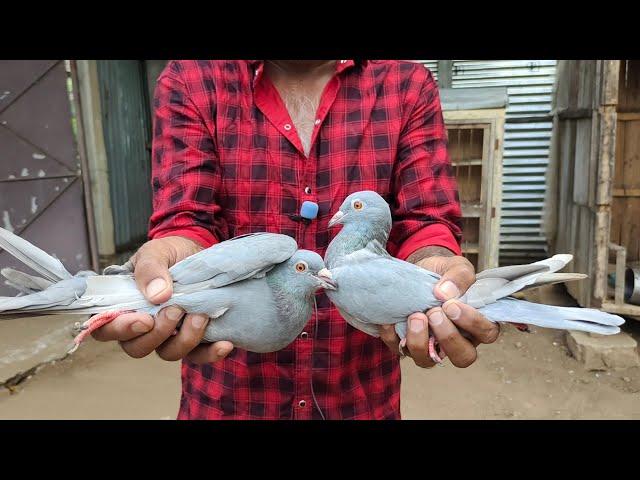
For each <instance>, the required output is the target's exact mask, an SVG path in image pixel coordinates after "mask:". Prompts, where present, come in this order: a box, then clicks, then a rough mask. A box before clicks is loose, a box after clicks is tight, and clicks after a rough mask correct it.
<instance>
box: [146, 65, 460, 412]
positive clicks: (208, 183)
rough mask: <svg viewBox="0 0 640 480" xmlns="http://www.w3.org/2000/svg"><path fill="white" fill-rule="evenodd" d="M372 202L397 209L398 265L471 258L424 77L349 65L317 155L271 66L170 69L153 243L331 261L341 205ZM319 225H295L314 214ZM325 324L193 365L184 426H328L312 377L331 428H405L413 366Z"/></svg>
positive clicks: (403, 69) (326, 320)
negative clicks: (166, 240) (358, 196)
mask: <svg viewBox="0 0 640 480" xmlns="http://www.w3.org/2000/svg"><path fill="white" fill-rule="evenodd" d="M358 190H375V191H377V192H378V193H380V194H381V195H382V196H384V197H385V198H386V199H387V200H388V201H389V202H390V204H391V209H392V213H393V218H394V224H393V230H392V232H391V236H390V239H389V244H388V249H389V252H390V253H391V254H393V255H395V256H397V257H398V258H402V259H406V258H407V257H408V256H409V255H410V254H411V253H413V252H414V251H416V250H417V249H419V248H421V247H424V246H428V245H439V246H443V247H446V248H448V249H450V250H452V251H454V252H456V253H460V250H459V241H460V224H459V220H460V206H459V202H458V196H457V188H456V183H455V179H454V177H453V174H452V170H451V166H450V162H449V157H448V154H447V141H446V130H445V127H444V123H443V118H442V112H441V108H440V99H439V95H438V90H437V87H436V84H435V82H434V79H433V77H432V75H431V73H430V72H429V71H428V70H427V69H425V68H424V67H423V66H422V65H419V64H416V63H412V62H399V61H362V62H354V61H352V60H340V61H337V62H336V70H335V75H334V76H333V78H332V79H331V80H330V81H329V83H328V85H327V86H326V88H325V90H324V92H323V94H322V98H321V100H320V105H319V108H318V111H317V120H316V127H315V131H314V133H313V138H312V146H311V151H310V153H309V156H308V157H307V156H306V155H305V154H304V151H303V148H302V144H301V142H300V139H299V137H298V134H297V133H296V128H295V126H294V124H293V122H292V121H291V118H290V117H289V114H288V112H287V109H286V107H285V106H284V104H283V102H282V100H281V98H280V96H279V94H278V93H277V90H276V89H275V87H274V86H273V84H272V83H271V81H270V80H269V78H268V77H267V76H265V75H264V74H263V63H262V62H260V61H217V60H215V61H214V60H200V61H173V62H171V63H170V64H169V65H168V66H167V67H166V69H165V70H164V72H163V73H162V75H161V76H160V78H159V80H158V86H157V89H156V95H155V120H154V141H153V191H154V202H153V203H154V213H153V215H152V217H151V221H150V232H149V236H150V238H161V237H164V236H168V235H182V236H185V237H189V238H191V239H193V240H195V241H197V242H199V243H200V244H202V245H203V246H205V247H207V246H210V245H212V244H214V243H216V242H219V241H222V240H225V239H228V238H230V237H233V236H236V235H242V234H245V233H250V232H260V231H265V232H278V233H283V234H286V235H289V236H291V237H293V238H295V239H296V241H297V242H298V245H299V247H300V248H305V249H309V250H314V251H316V252H318V253H319V254H320V255H324V252H325V249H326V248H327V245H328V244H329V242H330V241H331V239H332V238H333V236H334V235H335V234H336V232H337V231H338V228H334V229H331V230H329V228H328V226H327V223H328V221H329V219H330V218H331V216H332V214H333V213H335V211H336V210H337V209H338V207H339V206H340V204H341V203H342V201H343V200H344V198H345V197H346V196H347V195H349V194H350V193H352V192H355V191H358ZM305 200H310V201H313V202H317V203H318V205H319V207H320V211H319V214H318V217H317V219H316V220H314V221H312V222H311V223H310V224H309V225H305V224H304V223H301V222H297V221H295V220H294V219H292V218H291V217H290V216H291V215H294V214H297V213H298V212H299V209H300V205H301V203H302V202H303V201H305ZM318 307H319V312H318V318H317V331H316V330H315V325H316V318H312V319H311V320H310V322H309V323H308V325H307V326H306V328H305V330H304V333H302V334H301V335H300V336H299V338H298V339H296V340H295V341H294V342H293V343H292V344H291V345H289V346H288V347H287V348H285V349H283V350H281V351H279V352H275V353H268V354H259V353H251V352H247V351H244V350H239V349H235V350H234V351H233V352H232V353H231V354H230V355H229V357H228V358H226V359H225V360H223V361H221V362H218V363H215V364H208V365H195V364H192V363H190V362H188V361H184V362H183V365H182V399H181V404H180V412H179V415H178V418H180V419H219V418H226V419H315V418H320V414H319V412H318V411H317V409H316V408H315V406H314V401H313V397H312V389H311V380H312V378H313V390H314V392H315V395H316V398H317V401H318V404H319V406H320V408H321V409H322V411H323V413H324V415H325V417H326V418H328V419H397V418H400V365H399V360H398V357H397V356H396V355H394V354H393V353H391V352H390V351H389V350H388V349H387V347H386V346H385V345H384V343H383V342H382V341H381V340H380V339H377V338H374V337H370V336H368V335H366V334H365V333H363V332H360V331H358V330H355V329H354V328H352V327H351V326H349V325H348V324H347V323H346V322H345V321H344V320H342V318H341V317H340V315H339V314H338V312H337V311H336V310H335V308H333V307H331V306H330V304H329V301H328V299H327V297H326V296H325V295H323V294H322V295H319V296H318Z"/></svg>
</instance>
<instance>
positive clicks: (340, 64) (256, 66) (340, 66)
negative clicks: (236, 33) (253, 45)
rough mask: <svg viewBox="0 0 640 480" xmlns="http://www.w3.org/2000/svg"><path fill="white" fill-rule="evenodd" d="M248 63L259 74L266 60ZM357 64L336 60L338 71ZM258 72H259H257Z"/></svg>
mask: <svg viewBox="0 0 640 480" xmlns="http://www.w3.org/2000/svg"><path fill="white" fill-rule="evenodd" d="M247 63H248V64H249V66H250V67H251V69H252V70H253V72H254V75H255V76H258V74H259V72H260V70H261V69H262V66H263V65H264V60H247ZM355 65H356V61H355V60H337V61H336V73H341V72H344V71H345V70H347V69H349V68H351V67H354V66H355ZM256 72H258V73H256Z"/></svg>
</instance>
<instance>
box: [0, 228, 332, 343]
mask: <svg viewBox="0 0 640 480" xmlns="http://www.w3.org/2000/svg"><path fill="white" fill-rule="evenodd" d="M0 234H1V238H2V239H3V240H2V243H1V244H0V246H2V247H3V248H5V249H6V250H7V251H8V252H9V253H11V254H12V255H14V256H15V257H16V258H19V259H21V260H23V261H24V263H26V264H27V265H29V266H30V267H31V268H34V267H36V268H34V270H36V271H37V272H38V273H40V274H41V275H45V273H46V274H47V276H48V278H49V279H50V280H51V282H52V284H51V285H50V286H48V287H46V288H44V289H43V290H41V291H36V292H34V293H28V294H26V295H22V296H17V297H4V298H0V315H3V314H10V315H15V314H16V313H26V312H28V313H31V314H35V313H38V314H45V313H72V314H84V315H86V314H98V315H96V316H94V317H92V318H90V319H89V320H87V322H85V323H84V325H83V326H82V329H83V331H82V333H81V334H80V335H78V336H77V337H76V339H75V344H76V347H77V346H78V345H79V344H80V342H81V341H82V340H83V339H84V338H86V337H87V335H88V334H89V333H90V332H91V331H93V330H95V329H97V328H99V327H101V326H102V325H104V324H106V323H108V322H109V321H111V320H113V319H114V318H116V317H117V316H118V315H119V314H121V313H124V312H128V311H142V312H147V313H149V314H151V315H155V314H156V313H157V312H158V311H159V310H160V309H161V308H164V307H167V306H170V305H177V306H180V307H181V308H182V309H184V310H185V311H186V312H187V313H205V314H207V315H209V317H210V318H213V319H215V321H213V322H210V323H209V324H208V326H207V328H206V331H205V335H204V338H203V342H215V341H218V340H228V341H231V342H232V343H233V344H234V345H235V346H237V347H240V348H243V349H246V350H249V351H252V352H272V351H276V350H279V349H281V348H283V347H285V346H287V345H288V344H289V343H291V342H292V341H293V339H294V338H295V337H296V336H297V335H298V334H299V333H300V332H301V331H302V329H303V328H304V325H305V324H306V323H307V322H308V320H309V318H310V316H311V313H312V307H313V302H314V293H315V291H316V290H318V289H319V288H326V289H331V288H334V286H333V283H332V281H331V279H329V278H326V277H323V276H322V274H323V269H324V263H323V261H322V257H320V255H318V254H317V253H314V252H310V251H307V250H297V244H296V242H295V240H293V239H292V238H291V237H288V236H286V235H280V234H273V233H256V234H250V235H244V236H240V237H236V238H233V239H231V240H227V241H224V242H221V243H218V244H216V245H213V246H212V247H210V248H208V249H205V250H202V251H200V252H198V253H197V254H195V255H192V256H190V257H188V258H186V259H184V260H182V261H181V262H178V263H176V264H175V265H174V266H173V267H171V268H170V270H169V272H170V273H171V276H172V277H173V279H174V285H173V288H174V294H173V296H172V297H171V299H169V301H167V302H166V303H164V304H162V305H153V304H151V303H149V302H147V301H146V299H145V298H144V296H143V295H142V294H141V293H140V291H139V290H138V288H137V286H136V283H135V280H134V278H133V276H132V275H131V274H130V273H129V272H130V271H131V264H130V262H127V264H125V265H123V266H113V267H108V268H107V269H105V272H106V273H109V274H108V275H95V274H93V275H88V276H82V277H71V274H69V273H68V272H66V270H64V267H62V264H61V263H59V261H58V260H56V259H54V258H53V257H50V256H49V255H48V254H46V253H45V252H43V251H42V250H40V249H38V248H37V247H35V246H33V245H31V244H30V243H29V242H26V241H25V240H23V239H20V238H19V237H17V236H15V235H13V234H11V233H10V232H7V231H6V230H4V231H2V232H0ZM16 239H18V240H16ZM7 246H8V247H9V248H7ZM43 264H45V265H46V266H47V268H46V269H45V268H43V267H42V265H43ZM53 266H55V267H56V269H58V270H57V273H58V275H57V276H55V277H54V276H53V275H51V268H52V267H53ZM60 267H61V268H62V269H63V270H64V272H66V275H63V274H62V270H59V268H60ZM45 270H46V272H45ZM324 271H326V269H324ZM3 273H4V272H3ZM21 275H26V274H21V273H20V274H19V275H15V274H12V273H10V276H11V278H12V280H11V282H12V283H16V282H17V285H19V286H20V287H21V289H22V290H24V291H27V290H33V289H32V288H31V287H34V286H42V285H45V284H43V283H42V282H41V281H40V280H41V279H38V277H31V276H26V277H22V276H21ZM67 276H69V277H71V278H67ZM61 277H64V278H63V279H62V280H59V278H61ZM74 281H75V283H73V284H72V283H71V282H74ZM38 282H40V283H38ZM59 291H61V292H59ZM46 292H52V293H51V294H49V296H48V297H47V302H43V301H42V299H41V296H42V295H43V294H45V293H46ZM63 292H64V294H62V293H63ZM72 297H73V300H71V301H70V299H71V298H72ZM55 299H60V301H59V303H55V302H54V300H55Z"/></svg>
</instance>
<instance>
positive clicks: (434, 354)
mask: <svg viewBox="0 0 640 480" xmlns="http://www.w3.org/2000/svg"><path fill="white" fill-rule="evenodd" d="M429 356H430V357H431V360H433V361H434V363H435V364H436V365H441V364H442V358H441V357H440V353H439V352H438V347H437V345H436V338H435V337H431V336H430V337H429Z"/></svg>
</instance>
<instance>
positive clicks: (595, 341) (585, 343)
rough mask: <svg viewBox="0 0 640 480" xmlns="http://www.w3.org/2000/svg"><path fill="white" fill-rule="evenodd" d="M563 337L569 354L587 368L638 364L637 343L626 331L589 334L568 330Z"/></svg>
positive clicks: (607, 368)
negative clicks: (610, 333)
mask: <svg viewBox="0 0 640 480" xmlns="http://www.w3.org/2000/svg"><path fill="white" fill-rule="evenodd" d="M565 339H566V342H567V347H568V348H569V351H570V352H571V354H572V355H573V356H574V357H575V358H576V360H578V361H579V362H580V363H582V364H583V365H584V367H585V368H586V369H587V370H609V369H613V370H620V369H624V368H629V367H637V366H640V357H639V356H638V343H637V342H636V341H635V340H634V339H633V337H632V336H631V335H629V334H627V333H624V332H621V333H618V334H616V335H591V334H589V333H585V332H576V331H569V332H566V336H565Z"/></svg>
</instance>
